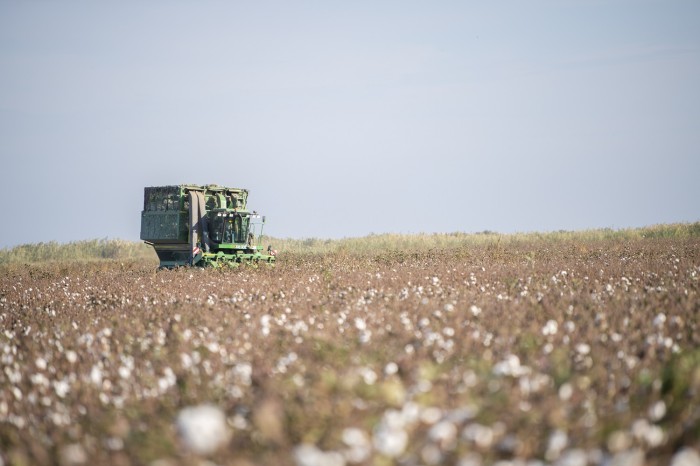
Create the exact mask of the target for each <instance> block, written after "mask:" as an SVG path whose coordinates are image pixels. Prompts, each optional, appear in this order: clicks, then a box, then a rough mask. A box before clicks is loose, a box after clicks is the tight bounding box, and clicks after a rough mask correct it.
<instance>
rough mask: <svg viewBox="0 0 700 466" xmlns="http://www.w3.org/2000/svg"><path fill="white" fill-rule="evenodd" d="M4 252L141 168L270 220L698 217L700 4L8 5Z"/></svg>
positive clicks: (512, 228)
mask: <svg viewBox="0 0 700 466" xmlns="http://www.w3.org/2000/svg"><path fill="white" fill-rule="evenodd" d="M0 157H1V159H2V167H3V168H2V173H3V182H2V183H1V184H0V195H2V197H3V199H4V200H5V204H4V205H5V209H6V211H5V214H4V216H3V218H4V220H3V221H2V225H3V228H2V234H0V248H3V247H11V246H14V245H17V244H22V243H32V242H40V241H51V240H55V241H60V242H68V241H74V240H82V239H91V238H105V237H107V238H122V239H127V240H138V238H139V230H140V213H141V210H142V207H143V204H142V203H143V188H144V186H160V185H173V184H182V183H196V184H208V183H217V184H220V185H225V186H234V187H243V188H248V189H250V190H251V194H250V198H249V207H251V208H253V209H256V210H258V211H259V212H262V213H264V214H265V215H267V219H268V223H267V226H266V232H267V233H268V234H270V235H273V236H276V237H292V238H307V237H318V238H341V237H351V236H364V235H367V234H369V233H418V232H426V233H432V232H455V231H461V232H477V231H483V230H492V231H498V232H502V233H510V232H528V231H552V230H560V229H564V230H581V229H589V228H600V227H610V228H615V229H617V228H627V227H639V226H646V225H653V224H658V223H670V222H692V221H698V220H700V202H699V200H700V182H699V181H698V179H699V178H700V2H698V1H697V0H687V1H676V0H655V1H650V0H629V1H627V0H620V1H613V0H610V1H598V0H551V1H544V0H533V1H527V2H525V1H505V0H504V1H481V2H475V1H471V2H470V1H433V2H426V1H404V0H402V1H380V0H375V1H352V2H351V1H260V2H250V1H246V2H243V1H240V2H237V1H223V0H222V1H196V2H195V1H148V2H143V1H131V2H130V1H126V2H121V1H120V2H91V1H80V2H77V1H62V2H49V1H35V2H20V1H13V0H4V1H2V2H0Z"/></svg>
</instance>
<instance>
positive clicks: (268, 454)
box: [0, 238, 700, 466]
mask: <svg viewBox="0 0 700 466" xmlns="http://www.w3.org/2000/svg"><path fill="white" fill-rule="evenodd" d="M699 279H700V240H698V239H697V238H690V239H674V238H671V239H640V240H634V241H616V240H609V241H602V240H601V241H574V240H571V241H560V242H555V243H551V242H545V241H523V242H513V243H509V244H500V243H497V244H487V245H478V246H472V247H464V248H461V249H458V250H432V251H428V252H411V251H394V252H388V251H377V252H376V253H374V254H353V253H352V252H342V253H332V254H323V255H314V254H299V253H295V254H291V253H290V254H287V255H285V254H280V256H279V260H278V263H277V265H276V266H275V267H274V268H268V267H261V268H252V267H241V268H239V269H232V270H202V269H190V268H182V269H177V270H163V271H157V270H156V269H155V267H154V265H153V264H152V263H139V262H133V261H132V262H117V261H103V262H91V263H83V264H80V263H56V262H53V263H45V264H39V265H36V264H35V265H26V266H25V265H19V264H12V265H5V266H2V267H1V268H0V357H1V358H2V374H0V464H8V465H9V464H12V465H14V464H16V465H33V464H60V465H82V464H85V465H88V464H90V465H92V464H115V465H129V464H146V465H152V466H170V465H191V464H202V465H204V464H206V465H211V464H218V465H240V466H243V465H257V464H280V465H286V464H288V465H298V466H315V465H338V466H342V465H392V464H397V465H442V464H452V465H459V466H468V465H469V466H478V465H490V464H499V465H548V464H551V465H567V466H579V465H580V466H584V465H598V464H608V465H632V466H636V465H645V464H651V465H656V464H659V465H661V464H673V465H674V466H685V465H700V456H699V453H700V327H699V325H698V317H699V312H700V298H699V296H698V292H699V291H700V285H699V283H698V281H699Z"/></svg>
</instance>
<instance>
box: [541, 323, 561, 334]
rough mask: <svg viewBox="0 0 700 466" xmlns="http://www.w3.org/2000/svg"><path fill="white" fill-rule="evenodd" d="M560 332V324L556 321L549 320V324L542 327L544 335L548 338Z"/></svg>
mask: <svg viewBox="0 0 700 466" xmlns="http://www.w3.org/2000/svg"><path fill="white" fill-rule="evenodd" d="M558 330H559V324H557V321H556V320H552V319H550V320H548V321H547V323H546V324H545V325H544V327H542V335H544V336H548V335H555V334H556V333H557V331H558Z"/></svg>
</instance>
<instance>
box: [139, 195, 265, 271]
mask: <svg viewBox="0 0 700 466" xmlns="http://www.w3.org/2000/svg"><path fill="white" fill-rule="evenodd" d="M247 202H248V190H247V189H241V188H226V187H223V186H217V185H214V184H211V185H206V186H196V185H179V186H158V187H150V188H145V189H144V197H143V212H141V239H142V240H143V241H144V242H145V243H146V244H149V245H151V246H153V249H155V251H156V254H158V259H160V266H161V267H165V268H172V267H178V266H184V265H196V266H201V267H205V266H214V267H218V266H222V265H227V266H236V265H238V264H240V263H242V262H253V263H259V262H265V263H274V261H275V251H274V250H272V248H271V247H268V248H267V251H263V248H262V246H261V245H260V243H261V241H262V233H263V226H264V224H265V217H263V216H261V215H259V214H258V213H257V212H255V211H252V212H250V211H248V210H247V206H246V204H247Z"/></svg>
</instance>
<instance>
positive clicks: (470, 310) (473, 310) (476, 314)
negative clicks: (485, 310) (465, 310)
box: [469, 304, 481, 317]
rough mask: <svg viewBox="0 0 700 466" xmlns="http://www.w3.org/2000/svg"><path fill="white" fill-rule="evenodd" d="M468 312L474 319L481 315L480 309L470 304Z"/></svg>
mask: <svg viewBox="0 0 700 466" xmlns="http://www.w3.org/2000/svg"><path fill="white" fill-rule="evenodd" d="M469 312H471V313H472V315H473V316H474V317H477V316H478V315H479V314H481V308H479V307H477V306H476V305H474V304H472V305H471V307H470V308H469Z"/></svg>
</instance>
